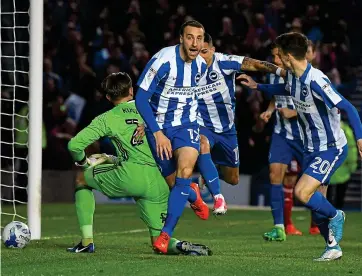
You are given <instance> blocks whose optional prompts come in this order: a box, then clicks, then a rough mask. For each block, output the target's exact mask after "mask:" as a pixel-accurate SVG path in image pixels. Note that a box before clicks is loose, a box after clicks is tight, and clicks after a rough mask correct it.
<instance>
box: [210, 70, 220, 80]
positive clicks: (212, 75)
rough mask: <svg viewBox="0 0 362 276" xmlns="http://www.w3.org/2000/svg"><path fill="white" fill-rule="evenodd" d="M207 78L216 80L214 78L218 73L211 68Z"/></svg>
mask: <svg viewBox="0 0 362 276" xmlns="http://www.w3.org/2000/svg"><path fill="white" fill-rule="evenodd" d="M209 78H210V80H212V81H216V80H217V79H218V78H219V74H218V73H217V72H216V71H215V70H212V71H211V72H210V73H209Z"/></svg>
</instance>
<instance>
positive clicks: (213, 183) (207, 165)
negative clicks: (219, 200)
mask: <svg viewBox="0 0 362 276" xmlns="http://www.w3.org/2000/svg"><path fill="white" fill-rule="evenodd" d="M197 166H198V167H199V170H200V173H201V175H202V177H203V178H204V179H205V182H206V186H207V187H208V188H209V191H210V193H211V194H212V195H213V196H215V195H218V194H220V179H219V174H218V172H217V169H216V167H215V165H214V162H212V159H211V154H210V153H206V154H200V155H199V158H198V159H197Z"/></svg>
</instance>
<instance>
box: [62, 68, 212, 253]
mask: <svg viewBox="0 0 362 276" xmlns="http://www.w3.org/2000/svg"><path fill="white" fill-rule="evenodd" d="M102 88H103V90H104V91H105V93H106V97H107V99H108V100H109V101H111V102H112V103H113V104H114V105H115V107H114V108H113V109H111V110H110V111H108V112H105V113H103V114H101V115H99V116H98V117H96V118H95V119H94V120H93V121H92V122H91V124H90V125H89V126H87V127H86V128H84V129H83V130H82V131H80V132H79V133H78V134H77V135H76V136H75V137H74V138H73V139H72V140H71V141H70V142H69V144H68V149H69V151H70V153H71V155H72V156H73V159H74V160H75V162H76V165H77V166H80V167H82V168H83V171H82V172H80V173H79V174H78V175H77V179H76V190H75V205H76V210H77V217H78V222H79V225H80V230H81V233H82V240H81V242H80V243H79V244H78V245H76V246H75V247H72V248H68V249H67V251H69V252H74V253H80V252H82V253H83V252H84V253H93V252H94V251H95V247H94V243H93V214H94V210H95V200H94V195H93V192H92V189H95V190H98V191H100V192H102V193H103V194H104V195H106V196H108V197H110V198H112V197H113V198H119V197H133V198H134V199H135V201H136V204H137V207H138V209H139V212H140V217H141V219H142V220H143V221H144V223H145V224H146V225H147V227H148V229H149V233H150V236H151V243H153V242H154V240H155V239H156V238H157V237H158V236H159V235H160V231H161V229H162V227H163V223H164V221H163V220H164V218H165V217H166V212H167V202H168V196H169V188H168V185H167V184H166V182H165V180H164V178H163V177H162V175H161V173H160V171H159V169H158V167H157V165H156V162H155V161H154V159H153V157H152V153H151V151H150V149H149V146H148V143H147V140H146V139H144V140H143V139H142V137H141V136H142V134H140V133H141V132H143V128H142V127H140V126H141V125H142V124H143V121H142V118H141V116H140V115H139V114H138V111H137V109H136V107H135V103H134V101H133V88H132V81H131V78H130V77H129V76H128V75H127V74H126V73H122V72H120V73H114V74H111V75H109V76H107V77H106V78H105V79H104V81H103V82H102ZM101 137H109V138H110V139H111V141H112V143H113V145H114V146H115V148H116V151H117V156H108V155H107V154H95V155H92V156H90V157H89V158H87V156H86V155H85V152H84V149H85V148H86V147H87V146H88V145H90V144H92V143H93V142H95V141H96V140H98V139H99V138H101ZM168 253H169V254H187V255H211V250H210V249H209V248H208V247H207V246H205V245H201V244H192V243H190V242H186V241H179V240H176V239H171V241H170V244H169V247H168Z"/></svg>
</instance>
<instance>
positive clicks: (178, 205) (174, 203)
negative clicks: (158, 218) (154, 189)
mask: <svg viewBox="0 0 362 276" xmlns="http://www.w3.org/2000/svg"><path fill="white" fill-rule="evenodd" d="M190 184H191V178H179V177H176V181H175V186H174V187H173V188H172V190H171V192H170V196H169V198H168V208H167V216H166V221H165V225H164V227H163V229H162V232H166V233H167V234H168V235H169V236H170V237H171V236H172V233H173V230H174V229H175V227H176V224H177V222H178V220H179V218H180V216H181V215H182V213H183V210H184V209H185V203H186V202H187V200H188V197H189V194H190V190H191V189H190Z"/></svg>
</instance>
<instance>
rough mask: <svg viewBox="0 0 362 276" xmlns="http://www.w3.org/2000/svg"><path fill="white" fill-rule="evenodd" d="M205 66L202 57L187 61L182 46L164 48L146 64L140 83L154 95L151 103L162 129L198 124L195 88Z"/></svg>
mask: <svg viewBox="0 0 362 276" xmlns="http://www.w3.org/2000/svg"><path fill="white" fill-rule="evenodd" d="M206 68H207V65H206V63H205V60H204V59H203V58H202V57H201V56H198V57H197V58H196V59H195V60H193V61H192V62H190V63H187V62H185V61H184V60H183V59H182V58H181V56H180V45H176V46H171V47H166V48H163V49H162V50H160V51H159V52H158V53H156V54H155V55H154V56H153V57H152V59H151V60H150V61H149V62H148V63H147V65H146V68H145V69H144V70H143V72H142V75H141V76H140V78H139V80H138V82H137V85H138V86H139V87H140V88H142V89H143V90H145V91H147V92H149V93H152V94H153V95H152V97H151V99H150V105H151V108H152V111H153V114H154V116H155V117H156V121H157V123H158V125H159V127H160V128H161V129H164V128H169V127H175V126H180V125H188V124H193V123H197V122H196V120H197V118H196V116H197V100H196V94H195V87H196V86H197V85H198V83H199V81H200V79H201V76H203V75H204V74H205V72H206Z"/></svg>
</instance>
